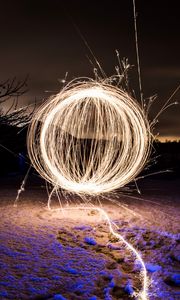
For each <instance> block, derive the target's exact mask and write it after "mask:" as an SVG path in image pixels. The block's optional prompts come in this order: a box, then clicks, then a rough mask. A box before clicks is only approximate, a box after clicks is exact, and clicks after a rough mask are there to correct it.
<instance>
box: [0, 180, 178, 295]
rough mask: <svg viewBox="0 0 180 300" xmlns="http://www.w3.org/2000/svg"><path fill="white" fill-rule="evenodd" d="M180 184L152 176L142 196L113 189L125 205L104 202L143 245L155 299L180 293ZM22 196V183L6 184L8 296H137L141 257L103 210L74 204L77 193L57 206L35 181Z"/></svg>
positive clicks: (0, 281) (0, 236)
mask: <svg viewBox="0 0 180 300" xmlns="http://www.w3.org/2000/svg"><path fill="white" fill-rule="evenodd" d="M178 184H179V182H178V181H177V182H170V183H168V182H166V183H164V184H163V182H160V183H159V182H157V183H156V181H155V180H154V181H148V182H147V184H145V186H144V187H143V190H144V191H143V196H141V197H140V198H139V196H137V195H135V194H133V195H131V196H130V197H127V196H123V195H119V196H118V197H114V196H111V200H113V199H115V201H117V200H118V203H119V205H118V204H117V203H111V202H108V201H107V200H102V202H101V204H102V207H103V208H104V209H105V211H106V212H107V213H108V214H109V216H110V217H111V219H112V220H113V221H115V222H116V224H117V225H118V227H119V233H120V234H122V236H123V237H125V238H126V239H127V240H128V241H129V242H130V243H131V244H132V245H133V246H134V247H135V248H136V249H137V250H139V252H140V253H141V255H142V257H143V259H144V261H145V263H146V268H147V270H148V274H149V277H150V279H151V286H150V287H149V298H150V300H155V299H162V300H164V299H167V300H173V299H180V289H179V287H178V286H179V284H180V275H178V269H179V267H180V245H179V244H178V242H179V241H180V236H179V235H178V220H179V214H180V200H179V197H180V195H179V192H178V188H177V187H178ZM15 196H16V189H14V188H9V186H8V185H7V186H3V187H1V190H0V299H12V300H28V299H29V300H30V299H33V300H35V299H36V300H38V299H39V300H42V299H44V300H45V299H49V300H50V299H53V300H58V299H60V300H63V299H70V300H71V299H72V300H76V299H82V300H96V299H97V300H99V299H105V300H110V299H132V297H131V294H132V292H133V291H136V290H140V289H141V282H140V278H139V271H140V265H139V264H138V263H137V261H135V258H134V257H133V256H132V255H131V253H130V252H129V251H128V250H127V249H126V248H125V245H123V244H122V243H118V241H117V240H116V239H115V238H114V237H113V236H112V235H111V234H110V233H109V230H108V226H107V224H106V222H105V221H104V220H103V218H102V216H100V215H99V214H98V213H96V212H95V211H93V210H91V209H89V210H74V209H72V210H71V208H72V207H74V206H75V205H76V201H75V200H74V199H71V201H70V204H69V206H68V207H67V206H66V204H67V201H66V200H64V199H63V198H62V199H61V200H62V203H63V205H64V206H65V207H66V208H68V209H67V210H64V212H62V211H54V210H52V211H49V210H47V208H46V201H47V195H46V191H45V188H43V187H41V188H37V187H35V186H34V187H33V186H32V187H29V188H28V187H27V190H26V191H25V192H24V193H23V194H22V195H21V198H20V201H19V203H18V206H17V207H13V201H14V199H15ZM136 197H137V198H139V199H137V198H136ZM117 198H118V199H117ZM54 203H55V202H54ZM55 205H56V204H55ZM133 299H135V298H134V297H133Z"/></svg>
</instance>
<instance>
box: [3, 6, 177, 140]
mask: <svg viewBox="0 0 180 300" xmlns="http://www.w3.org/2000/svg"><path fill="white" fill-rule="evenodd" d="M136 3H137V11H138V20H137V22H138V33H139V49H140V61H141V67H142V84H143V93H144V97H149V96H152V95H154V94H157V95H158V100H157V101H156V102H155V104H154V106H153V108H152V112H151V114H150V116H151V118H152V117H153V116H155V115H156V113H157V112H158V110H159V108H160V107H161V106H162V105H163V103H164V102H165V101H166V100H167V98H168V97H169V96H170V95H171V94H172V92H173V91H174V90H175V89H176V87H177V86H178V84H179V83H180V60H179V55H180V42H179V36H180V35H179V33H180V13H179V12H180V4H179V1H175V0H172V1H162V0H158V1H155V0H151V1H143V0H139V1H138V0H137V1H136ZM75 24H76V25H75ZM76 26H77V27H78V28H79V31H80V32H81V33H82V35H83V36H84V37H85V39H86V41H87V42H88V44H89V46H90V47H91V49H92V51H93V53H94V55H95V56H96V57H97V59H98V60H99V61H100V63H101V66H102V68H103V69H104V71H105V72H106V74H107V75H108V76H109V75H112V74H113V73H114V67H115V66H116V65H117V59H116V54H115V49H118V50H119V53H120V57H122V58H123V57H127V58H128V59H129V62H130V63H131V64H132V65H134V68H132V70H131V72H130V75H129V76H130V86H131V88H132V89H134V90H135V92H136V95H137V98H138V97H139V90H138V81H137V69H136V53H135V41H134V25H133V6H132V0H124V1H122V0H119V1H117V0H116V1H101V0H100V1H97V0H96V1H94V0H93V1H82V0H78V1H75V0H74V1H73V0H71V1H69V0H67V1H61V0H43V1H42V0H38V1H37V0H36V1H34V0H17V1H10V0H6V1H1V7H0V36H1V47H0V68H1V72H0V80H1V81H2V80H5V79H7V78H11V77H13V76H16V77H17V78H19V79H23V78H24V77H25V76H26V75H27V74H29V81H28V87H29V91H28V93H27V94H26V95H25V96H23V97H22V98H21V101H20V105H22V106H23V105H26V104H27V103H28V104H30V103H32V102H33V101H34V99H35V98H36V99H37V101H42V99H45V98H47V97H48V96H49V95H51V94H52V93H56V92H57V91H59V89H60V88H61V85H60V82H59V81H60V80H61V79H63V78H64V75H65V73H66V71H68V80H70V79H72V78H75V77H78V76H90V77H92V76H93V67H92V65H91V64H90V62H89V60H88V58H87V56H88V57H90V58H91V56H90V53H89V50H88V49H87V47H86V46H85V44H84V42H83V40H82V39H81V38H80V36H79V35H78V32H77V29H76ZM47 90H48V91H51V93H47V92H46V91H47ZM179 98H180V92H178V93H177V94H176V96H175V97H174V99H173V101H176V100H177V101H179ZM6 105H7V104H6ZM159 123H160V124H159V125H158V126H157V127H156V131H159V132H160V135H161V136H164V138H167V137H168V138H170V137H171V139H173V138H174V137H175V138H176V137H180V105H179V106H174V107H171V108H170V109H169V110H168V111H166V112H165V113H164V114H163V115H161V117H160V119H159Z"/></svg>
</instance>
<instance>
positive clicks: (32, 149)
mask: <svg viewBox="0 0 180 300" xmlns="http://www.w3.org/2000/svg"><path fill="white" fill-rule="evenodd" d="M149 150H150V128H149V123H148V121H147V119H146V115H145V113H144V112H143V110H142V109H141V108H140V106H139V104H138V103H137V102H136V101H135V100H134V99H132V98H131V97H130V96H129V95H128V94H127V93H126V92H124V91H123V90H120V89H119V88H118V87H114V86H112V85H110V84H107V83H105V82H103V81H101V82H99V81H95V80H90V79H89V80H86V81H82V80H81V81H79V82H72V83H70V84H69V85H67V86H66V87H65V88H64V89H63V90H62V91H61V92H60V93H59V94H57V95H56V96H54V97H52V98H51V99H49V100H48V101H47V102H45V103H44V104H43V105H42V106H41V107H40V108H39V109H38V111H37V112H36V114H35V116H34V118H33V120H32V123H31V125H30V128H29V135H28V151H29V156H30V159H31V161H32V163H33V165H34V167H35V168H36V169H37V171H38V172H39V174H40V175H41V176H42V177H43V178H45V179H46V180H47V181H49V182H50V183H52V185H53V186H54V187H56V188H63V189H64V190H67V191H70V192H73V193H74V192H75V193H77V194H80V195H82V194H85V195H86V194H88V195H98V194H102V193H107V192H110V191H113V190H115V189H117V188H121V187H124V186H125V185H126V184H127V183H129V182H130V181H132V180H133V179H134V178H135V177H136V176H137V175H138V174H139V173H140V171H141V170H142V169H143V167H144V165H145V163H146V162H147V159H148V156H149Z"/></svg>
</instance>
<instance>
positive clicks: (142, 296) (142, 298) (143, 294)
mask: <svg viewBox="0 0 180 300" xmlns="http://www.w3.org/2000/svg"><path fill="white" fill-rule="evenodd" d="M49 209H50V210H53V211H54V210H55V211H56V210H59V209H51V208H50V207H49ZM63 210H64V211H66V210H95V211H97V212H98V213H99V214H100V215H101V217H103V218H104V220H105V221H106V222H107V225H108V227H109V231H110V233H111V234H112V235H113V236H114V237H116V238H117V239H118V240H119V241H121V242H123V244H124V245H125V246H126V248H127V249H128V250H129V251H130V252H131V253H132V254H133V255H134V256H135V257H136V259H137V260H138V261H139V262H140V264H141V275H140V276H141V278H142V280H141V281H142V289H141V290H139V292H134V293H133V295H132V296H135V297H137V299H139V300H148V299H149V297H148V287H149V284H150V281H149V278H148V275H147V271H146V266H145V263H144V261H143V259H142V257H141V254H140V253H139V252H138V251H137V250H136V249H135V248H134V247H133V246H132V245H131V244H130V243H128V241H126V240H125V239H124V237H123V236H122V235H121V234H119V233H117V232H116V231H115V230H114V228H113V227H115V228H116V229H117V230H118V229H119V227H118V226H117V224H115V223H114V222H113V221H111V219H110V218H109V216H108V214H107V212H106V211H105V210H104V209H102V208H100V207H97V206H75V207H69V208H67V207H65V208H63Z"/></svg>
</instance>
